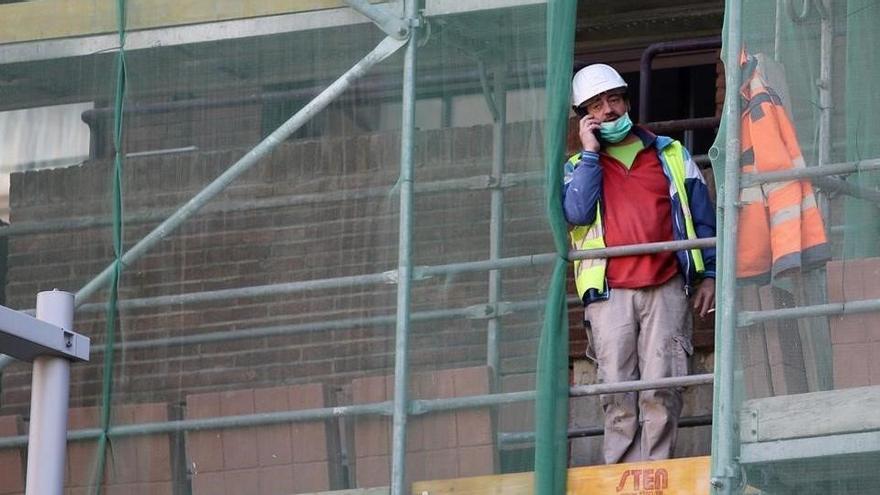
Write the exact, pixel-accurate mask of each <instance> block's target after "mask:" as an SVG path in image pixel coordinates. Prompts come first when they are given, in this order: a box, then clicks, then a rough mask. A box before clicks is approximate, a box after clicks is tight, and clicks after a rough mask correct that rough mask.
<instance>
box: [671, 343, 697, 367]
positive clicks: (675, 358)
mask: <svg viewBox="0 0 880 495" xmlns="http://www.w3.org/2000/svg"><path fill="white" fill-rule="evenodd" d="M672 340H674V341H675V344H674V345H673V349H672V351H673V352H672V376H686V375H687V374H688V358H689V357H690V356H692V355H693V354H694V345H693V343H691V339H690V338H689V337H687V336H685V335H675V336H673V337H672Z"/></svg>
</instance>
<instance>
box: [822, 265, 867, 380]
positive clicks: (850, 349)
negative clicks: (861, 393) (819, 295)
mask: <svg viewBox="0 0 880 495" xmlns="http://www.w3.org/2000/svg"><path fill="white" fill-rule="evenodd" d="M878 279H880V258H864V259H856V260H845V261H832V262H830V263H828V302H832V303H839V302H851V301H858V300H863V299H876V298H878V297H880V284H877V280H878ZM828 323H829V326H830V327H831V348H832V351H833V361H832V362H833V366H834V388H836V389H840V388H850V387H860V386H865V385H880V360H878V359H877V358H878V356H880V324H878V315H877V314H876V313H862V314H853V315H846V316H843V315H840V316H832V317H829V318H828Z"/></svg>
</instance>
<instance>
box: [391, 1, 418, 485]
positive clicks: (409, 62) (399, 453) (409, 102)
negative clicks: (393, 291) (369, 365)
mask: <svg viewBox="0 0 880 495" xmlns="http://www.w3.org/2000/svg"><path fill="white" fill-rule="evenodd" d="M417 9H418V5H417V1H416V0H406V1H405V3H404V9H403V16H404V19H405V20H406V21H407V22H409V23H410V37H409V42H408V43H407V45H406V53H405V55H404V62H403V90H402V94H401V99H402V107H403V115H402V117H401V123H400V124H401V128H400V181H399V185H400V234H399V239H398V261H397V277H398V279H397V325H396V327H395V332H394V336H395V337H394V338H395V349H394V416H393V418H392V440H391V442H392V445H391V495H405V494H406V492H407V490H406V489H405V486H404V480H405V479H406V422H407V421H406V420H407V414H409V393H408V387H409V379H408V378H409V376H408V371H409V370H408V369H407V353H408V344H407V341H408V338H409V323H410V298H411V285H412V225H413V168H414V164H413V147H414V143H415V139H414V134H415V113H416V112H415V108H416V51H417V49H418V43H419V41H418V25H417V24H418V22H417V20H418V10H417Z"/></svg>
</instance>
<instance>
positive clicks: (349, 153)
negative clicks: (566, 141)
mask: <svg viewBox="0 0 880 495" xmlns="http://www.w3.org/2000/svg"><path fill="white" fill-rule="evenodd" d="M537 127H538V126H531V125H523V124H515V125H512V126H511V127H510V138H509V141H508V143H509V145H508V150H507V151H508V156H509V160H508V161H507V163H506V165H505V166H506V171H508V172H512V173H522V172H530V171H531V172H540V170H541V168H542V164H541V160H540V155H541V153H542V148H541V135H540V130H539V129H538V128H537ZM491 139H492V138H491V127H487V126H483V127H473V128H457V129H445V130H436V131H424V132H420V133H418V139H417V149H416V185H417V187H426V186H429V185H431V184H434V185H436V184H441V185H442V181H447V180H452V179H462V178H467V177H474V176H484V177H485V176H487V175H488V174H489V172H490V170H491V153H492V151H491V150H492V146H491ZM245 151H246V149H225V150H219V151H202V152H194V153H184V154H171V155H159V156H150V157H137V158H130V159H128V160H127V162H126V165H125V175H124V195H123V202H124V210H125V218H126V222H125V230H124V238H125V245H126V247H130V246H132V245H133V244H134V243H135V242H137V241H138V240H139V239H141V238H142V237H143V236H144V235H145V234H147V233H148V232H149V231H150V230H152V229H153V228H154V227H155V226H156V225H157V223H158V220H159V219H161V218H162V216H161V214H162V213H168V212H170V211H173V209H175V208H176V207H178V206H179V205H181V204H182V203H183V202H185V201H186V200H188V199H189V198H191V197H192V196H193V195H194V194H196V193H197V192H198V191H200V190H201V189H202V188H203V187H204V186H205V185H206V184H207V183H209V182H210V181H211V180H212V179H214V178H215V177H217V176H218V175H219V174H220V173H222V172H223V171H224V170H225V169H226V168H227V167H228V166H229V165H230V164H232V163H234V162H235V161H236V160H237V159H238V158H240V157H241V156H242V154H243V153H244V152H245ZM398 169H399V137H398V136H397V135H396V134H393V133H381V134H368V135H361V136H356V137H349V138H335V139H324V140H305V141H293V142H289V143H285V144H283V145H282V146H281V147H280V148H279V149H278V151H276V152H275V153H273V154H272V155H271V156H270V157H268V158H267V159H265V160H264V163H261V164H259V165H257V166H256V167H254V168H253V169H252V170H251V171H249V172H247V173H246V174H244V175H243V176H242V177H240V178H238V179H237V180H236V181H234V182H233V183H232V184H231V185H230V187H228V188H227V189H226V190H225V191H224V192H223V193H221V194H220V195H219V196H218V198H217V199H216V200H214V201H213V202H212V203H211V204H209V205H207V206H206V211H205V212H204V213H201V214H199V215H197V216H195V217H194V218H192V219H191V220H189V221H187V222H186V223H185V224H184V225H183V226H182V227H181V228H180V229H178V230H177V231H174V232H172V233H170V234H169V235H168V236H167V238H166V239H164V240H163V241H162V242H160V243H159V244H158V245H157V246H156V247H155V248H154V249H153V250H151V251H150V252H149V254H147V255H146V256H145V257H143V258H141V259H139V260H138V261H136V262H134V263H132V264H131V265H130V266H127V267H125V271H124V275H123V279H122V281H121V284H120V300H126V299H132V298H144V297H155V296H167V295H174V294H181V293H193V292H202V291H214V290H223V289H230V288H238V287H249V286H260V285H266V284H285V283H292V282H302V281H310V280H316V279H323V278H337V277H349V276H357V275H368V274H375V273H382V272H385V271H389V270H394V269H396V267H397V238H398V235H397V232H398V223H399V219H398V214H397V212H398V208H399V199H398V195H397V194H396V193H397V189H396V188H395V186H394V185H395V183H396V181H397V176H398V173H399V170H398ZM110 172H111V163H110V162H109V161H107V160H95V161H90V162H87V163H85V164H83V165H82V166H79V167H72V168H67V169H60V170H46V171H39V172H30V173H23V174H18V175H15V176H14V177H13V179H12V209H13V212H12V221H13V222H14V223H26V222H32V221H45V220H52V221H63V220H79V219H83V218H108V217H109V216H110V204H111V201H110V200H111V198H110V189H109V187H110ZM480 183H482V184H485V180H482V181H478V182H477V184H480ZM296 197H298V198H299V199H297V200H295V201H294V204H293V205H289V206H277V205H276V206H275V207H268V208H267V207H263V208H248V205H247V204H245V203H252V202H259V201H272V202H276V203H277V202H283V201H293V198H296ZM229 205H239V206H241V208H237V209H236V210H235V211H225V212H219V211H217V209H216V208H218V207H222V206H226V207H228V206H229ZM489 205H490V194H489V191H488V190H487V189H485V188H479V187H477V186H474V187H466V188H464V189H462V190H458V191H449V190H444V191H441V192H419V193H418V194H417V195H416V198H415V222H414V232H413V239H414V249H413V258H414V262H415V264H417V265H437V264H445V263H453V262H461V261H473V260H482V259H486V258H487V257H488V249H489V216H490V215H489V213H490V206H489ZM544 208H545V206H544V193H543V188H542V186H541V183H540V180H538V181H534V180H533V181H532V182H530V183H521V184H520V185H518V186H516V187H512V188H506V189H505V211H504V213H505V223H504V229H503V239H504V240H503V243H504V248H503V255H504V256H518V255H526V254H532V253H543V252H550V251H552V244H551V242H550V236H549V232H548V229H547V227H546V220H545V217H544ZM212 209H213V210H212ZM145 215H152V216H153V218H152V219H149V220H148V221H144V216H145ZM9 249H10V256H9V276H8V284H7V287H6V294H7V303H8V305H10V306H12V307H17V308H27V307H33V304H34V298H35V294H36V293H37V291H39V290H46V289H52V288H56V287H57V288H60V289H66V290H74V291H75V290H77V289H78V288H79V287H81V286H82V285H83V284H85V282H87V281H88V280H89V279H91V277H93V276H94V275H95V274H97V273H98V272H99V271H100V270H101V269H103V268H104V267H105V266H107V264H108V263H110V262H111V260H112V252H113V249H112V232H111V229H110V228H109V227H108V226H106V225H104V226H97V227H91V228H86V229H77V230H68V231H61V230H60V229H59V230H58V231H53V232H52V233H40V234H30V235H21V236H16V237H15V238H13V239H10V246H9ZM502 275H503V278H504V294H503V300H506V301H523V300H542V299H543V296H544V292H545V289H544V286H545V282H544V281H545V279H546V276H547V267H546V266H536V267H533V268H522V269H514V270H505V271H504V272H502ZM487 280H488V275H487V273H486V272H463V273H455V274H449V275H435V276H433V277H430V278H428V279H425V280H418V281H416V282H415V283H414V286H413V287H414V290H413V297H412V307H413V316H414V322H413V325H412V326H413V328H412V336H411V341H410V349H411V363H413V365H414V366H416V367H432V368H449V367H461V366H469V365H476V364H481V363H484V362H485V356H486V319H485V318H482V317H481V316H485V314H486V312H485V310H484V309H483V308H475V309H473V310H472V311H470V312H467V313H463V314H461V315H459V316H457V317H455V316H453V317H446V318H430V315H427V316H428V317H427V318H426V317H425V316H423V315H424V313H425V312H426V311H436V310H439V309H460V308H467V307H470V306H474V305H480V304H485V302H486V298H487V292H488V291H487ZM103 300H106V296H105V295H104V294H99V295H98V296H96V297H94V298H92V301H103ZM395 305H396V285H395V284H391V283H380V284H368V285H363V284H361V285H359V284H357V283H354V282H352V283H342V284H340V286H339V287H331V288H321V289H315V290H307V291H299V292H294V293H289V294H283V295H272V296H262V297H250V298H245V297H242V298H237V299H233V300H222V301H215V302H203V303H186V304H179V303H169V304H166V305H163V306H160V307H150V308H125V307H123V308H122V309H121V310H120V328H119V335H118V338H117V341H121V342H128V343H134V342H141V341H146V340H156V339H175V338H180V337H187V336H189V337H191V336H195V335H204V334H209V333H214V332H226V334H227V335H226V337H227V338H226V339H225V340H222V341H218V342H201V343H198V344H191V343H176V342H175V341H173V340H170V341H167V342H166V343H165V344H164V345H159V346H151V347H143V346H140V347H137V348H125V349H120V350H118V351H117V354H116V356H117V359H116V362H117V363H118V364H117V366H116V369H115V371H114V380H115V385H114V394H115V395H114V398H115V399H116V400H118V401H119V402H121V403H123V402H147V401H156V400H159V401H168V402H171V403H176V402H183V401H185V397H186V395H189V394H196V393H207V392H213V391H221V390H232V389H236V388H238V387H247V388H254V387H267V386H276V385H280V384H294V383H313V382H316V381H320V382H322V383H325V384H327V385H328V386H335V387H341V386H346V385H348V384H349V383H350V382H351V380H352V379H354V378H356V377H360V376H364V375H369V374H384V373H388V372H390V370H391V369H392V367H393V351H394V342H393V317H394V313H395V310H394V308H395ZM330 320H349V321H348V322H347V323H346V322H344V323H343V324H340V325H338V328H335V329H323V330H322V329H321V328H320V327H316V325H320V324H323V322H326V321H330ZM366 322H369V324H368V323H366ZM539 324H540V319H539V317H538V316H536V314H535V311H533V310H529V311H528V312H527V313H523V314H518V313H513V314H511V315H509V316H506V317H505V318H504V319H502V326H503V331H502V333H501V355H502V372H503V373H513V374H517V373H529V372H531V371H532V370H533V368H534V362H535V358H534V356H535V352H536V349H535V342H536V340H535V336H536V334H537V331H538V326H539ZM76 325H77V329H78V330H80V331H82V332H84V333H85V334H87V335H89V336H90V337H91V338H92V342H93V344H95V345H101V344H102V343H103V339H104V326H105V324H104V313H103V310H102V309H101V308H95V307H92V308H85V309H83V310H82V311H79V312H78V314H77V319H76ZM253 330H256V331H264V333H261V334H260V336H259V337H256V338H244V337H243V338H239V335H241V336H244V335H246V334H247V333H248V332H249V331H253ZM267 332H268V333H267ZM273 332H274V333H273ZM451 350H452V352H450V351H451ZM102 360H103V353H102V352H100V351H96V352H94V353H93V356H92V362H91V363H90V364H83V365H77V366H75V367H73V371H72V372H73V384H72V391H71V404H72V405H73V406H89V405H95V404H97V403H98V399H99V392H100V381H101V378H102V377H101V370H100V363H101V361H102ZM2 385H3V387H2V396H0V401H2V407H3V410H5V411H11V412H26V404H27V403H28V396H29V385H30V375H29V371H28V369H27V367H26V366H22V365H12V366H10V367H8V368H7V369H6V370H5V372H4V373H3V382H2Z"/></svg>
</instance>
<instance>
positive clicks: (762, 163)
mask: <svg viewBox="0 0 880 495" xmlns="http://www.w3.org/2000/svg"><path fill="white" fill-rule="evenodd" d="M743 74H744V76H745V83H744V84H743V86H742V87H741V88H740V94H741V95H742V97H743V99H744V100H743V102H744V106H743V113H742V118H741V121H742V157H741V164H742V172H743V173H744V174H749V173H758V172H772V171H779V170H790V169H793V168H800V167H804V166H805V164H804V159H803V156H802V155H801V149H800V145H799V144H798V141H797V135H796V133H795V129H794V126H793V125H792V123H791V119H790V118H789V116H788V112H787V111H786V109H785V107H784V106H783V103H782V100H781V99H780V98H779V96H778V95H777V93H776V92H775V91H774V90H773V88H771V87H770V85H769V84H768V82H767V80H766V78H765V77H764V71H763V70H762V64H761V63H758V59H757V58H755V57H752V56H749V55H745V53H744V57H743ZM740 201H741V203H742V205H743V206H742V209H741V211H740V220H739V239H738V243H737V277H739V278H756V279H758V280H760V279H763V280H761V281H762V282H766V281H767V280H768V279H769V277H771V276H773V277H775V276H777V275H780V274H783V273H784V272H786V271H788V270H792V269H800V268H809V267H811V266H815V265H818V264H820V263H824V262H825V261H827V260H828V259H830V257H831V256H830V254H831V250H830V246H829V244H828V239H827V238H826V235H825V228H824V225H823V222H822V217H821V214H820V212H819V208H818V207H817V205H816V198H815V195H814V194H813V187H812V185H811V184H810V182H809V181H805V180H791V181H784V182H774V183H768V184H761V185H756V186H751V187H747V188H744V189H743V190H742V192H741V193H740ZM758 280H756V281H758Z"/></svg>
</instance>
